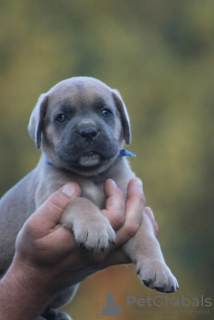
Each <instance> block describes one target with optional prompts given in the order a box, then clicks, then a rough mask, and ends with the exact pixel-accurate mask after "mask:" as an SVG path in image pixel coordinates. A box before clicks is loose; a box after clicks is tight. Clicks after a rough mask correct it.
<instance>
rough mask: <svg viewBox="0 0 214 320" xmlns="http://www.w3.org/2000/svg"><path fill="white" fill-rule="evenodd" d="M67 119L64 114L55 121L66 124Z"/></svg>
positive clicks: (59, 115)
mask: <svg viewBox="0 0 214 320" xmlns="http://www.w3.org/2000/svg"><path fill="white" fill-rule="evenodd" d="M65 119H66V117H65V115H64V113H60V114H58V116H57V117H56V118H55V121H56V122H64V121H65Z"/></svg>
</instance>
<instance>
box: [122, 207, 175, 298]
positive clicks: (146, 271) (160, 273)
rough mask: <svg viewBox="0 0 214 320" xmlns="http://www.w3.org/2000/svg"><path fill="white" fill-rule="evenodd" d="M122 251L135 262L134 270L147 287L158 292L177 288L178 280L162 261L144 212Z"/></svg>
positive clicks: (172, 290) (161, 255)
mask: <svg viewBox="0 0 214 320" xmlns="http://www.w3.org/2000/svg"><path fill="white" fill-rule="evenodd" d="M124 252H125V253H126V254H127V255H128V256H129V257H130V258H131V260H132V262H134V263H135V264H136V272H137V274H138V275H139V277H140V279H141V281H143V283H144V284H145V285H146V286H147V287H149V288H151V289H156V290H157V291H160V292H174V291H176V290H177V289H178V282H177V280H176V278H175V277H174V275H173V274H172V272H171V271H170V269H169V268H168V266H167V265H166V263H165V261H164V257H163V254H162V252H161V248H160V245H159V242H158V240H157V239H156V237H155V235H154V231H153V227H152V224H151V222H150V220H149V218H148V216H147V215H146V214H145V213H143V216H142V222H141V226H140V228H139V230H138V232H137V233H136V235H135V236H134V237H133V238H131V239H130V240H129V241H128V242H127V243H126V244H125V246H124Z"/></svg>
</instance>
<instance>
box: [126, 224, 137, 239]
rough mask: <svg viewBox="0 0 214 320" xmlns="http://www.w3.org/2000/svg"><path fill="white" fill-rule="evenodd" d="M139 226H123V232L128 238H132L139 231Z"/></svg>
mask: <svg viewBox="0 0 214 320" xmlns="http://www.w3.org/2000/svg"><path fill="white" fill-rule="evenodd" d="M139 227H140V226H139V224H137V223H130V222H129V223H127V224H125V232H126V234H127V236H128V237H129V238H132V237H133V236H134V235H135V234H136V233H137V231H138V229H139Z"/></svg>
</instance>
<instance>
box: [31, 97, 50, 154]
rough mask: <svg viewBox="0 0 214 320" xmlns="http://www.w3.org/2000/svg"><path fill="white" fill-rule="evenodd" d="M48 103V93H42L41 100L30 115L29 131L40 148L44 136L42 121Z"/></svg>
mask: <svg viewBox="0 0 214 320" xmlns="http://www.w3.org/2000/svg"><path fill="white" fill-rule="evenodd" d="M47 104H48V95H47V94H41V96H40V97H39V100H38V102H37V104H36V106H35V108H34V109H33V112H32V114H31V117H30V121H29V125H28V132H29V134H30V136H31V138H32V139H33V140H34V141H35V144H36V147H37V148H38V149H39V148H40V145H41V136H42V121H43V119H44V116H45V112H46V109H47Z"/></svg>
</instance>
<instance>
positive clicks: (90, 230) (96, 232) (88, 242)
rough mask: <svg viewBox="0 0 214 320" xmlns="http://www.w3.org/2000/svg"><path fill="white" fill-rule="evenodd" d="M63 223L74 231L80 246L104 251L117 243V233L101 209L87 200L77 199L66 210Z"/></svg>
mask: <svg viewBox="0 0 214 320" xmlns="http://www.w3.org/2000/svg"><path fill="white" fill-rule="evenodd" d="M61 223H62V224H63V225H64V226H65V227H66V228H68V229H70V230H72V231H73V233H74V236H75V239H76V241H77V243H78V244H79V245H84V246H85V247H86V248H87V249H89V250H91V251H93V250H102V251H104V250H105V249H106V248H107V247H108V246H109V244H112V243H115V240H116V236H115V232H114V230H113V228H112V226H111V225H110V223H109V221H108V219H107V218H106V217H104V216H103V214H102V213H101V211H100V210H99V208H98V207H97V206H96V205H95V204H94V203H92V202H91V201H90V200H88V199H86V198H77V199H75V200H73V201H72V203H71V204H70V205H69V206H68V207H67V209H66V210H65V212H64V214H63V216H62V219H61Z"/></svg>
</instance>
